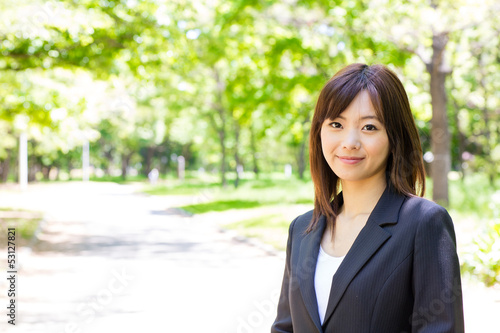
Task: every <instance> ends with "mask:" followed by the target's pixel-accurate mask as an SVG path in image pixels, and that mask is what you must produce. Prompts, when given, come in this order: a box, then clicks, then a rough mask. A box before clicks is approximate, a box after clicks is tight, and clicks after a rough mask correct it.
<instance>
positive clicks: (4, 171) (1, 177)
mask: <svg viewBox="0 0 500 333" xmlns="http://www.w3.org/2000/svg"><path fill="white" fill-rule="evenodd" d="M6 152H7V157H6V158H5V160H3V161H2V162H1V164H0V181H1V182H2V183H6V182H7V179H8V177H9V170H10V160H11V157H12V150H11V149H7V150H6Z"/></svg>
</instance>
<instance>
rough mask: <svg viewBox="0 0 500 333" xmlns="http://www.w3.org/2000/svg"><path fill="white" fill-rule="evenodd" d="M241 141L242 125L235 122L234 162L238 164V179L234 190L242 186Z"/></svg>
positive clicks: (235, 181) (235, 180)
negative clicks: (240, 170)
mask: <svg viewBox="0 0 500 333" xmlns="http://www.w3.org/2000/svg"><path fill="white" fill-rule="evenodd" d="M239 140H240V125H239V124H238V121H237V120H235V125H234V161H235V162H236V178H235V179H234V188H238V185H239V184H240V173H239V172H238V169H239V167H240V164H241V163H240V155H239V151H238V148H239Z"/></svg>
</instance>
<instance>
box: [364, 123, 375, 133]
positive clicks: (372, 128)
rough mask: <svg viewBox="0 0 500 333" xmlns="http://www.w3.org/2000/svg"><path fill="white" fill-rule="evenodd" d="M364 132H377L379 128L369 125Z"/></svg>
mask: <svg viewBox="0 0 500 333" xmlns="http://www.w3.org/2000/svg"><path fill="white" fill-rule="evenodd" d="M363 130H366V131H376V130H377V127H375V125H372V124H368V125H365V126H364V127H363Z"/></svg>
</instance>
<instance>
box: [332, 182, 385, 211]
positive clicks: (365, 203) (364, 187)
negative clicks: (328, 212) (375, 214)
mask: <svg viewBox="0 0 500 333" xmlns="http://www.w3.org/2000/svg"><path fill="white" fill-rule="evenodd" d="M341 183H342V196H343V199H344V204H343V206H342V208H341V214H343V215H344V216H346V217H348V218H353V217H355V216H358V215H361V214H370V213H371V212H372V210H373V208H375V205H376V204H377V202H378V200H379V199H380V197H381V196H382V193H384V190H385V188H386V186H387V182H386V177H385V173H383V174H382V175H381V176H380V177H376V178H373V179H364V180H363V181H343V180H341Z"/></svg>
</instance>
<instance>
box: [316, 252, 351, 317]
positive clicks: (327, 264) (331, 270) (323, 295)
mask: <svg viewBox="0 0 500 333" xmlns="http://www.w3.org/2000/svg"><path fill="white" fill-rule="evenodd" d="M344 258H345V256H343V257H332V256H331V255H329V254H328V253H326V252H325V251H324V250H323V248H322V247H321V245H320V246H319V255H318V261H317V263H316V273H315V274H314V289H315V290H316V299H317V300H318V313H319V319H320V320H321V325H323V322H324V321H325V315H326V307H327V306H328V299H329V298H330V289H331V287H332V279H333V275H334V274H335V272H336V271H337V269H338V268H339V266H340V264H341V263H342V260H344Z"/></svg>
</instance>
